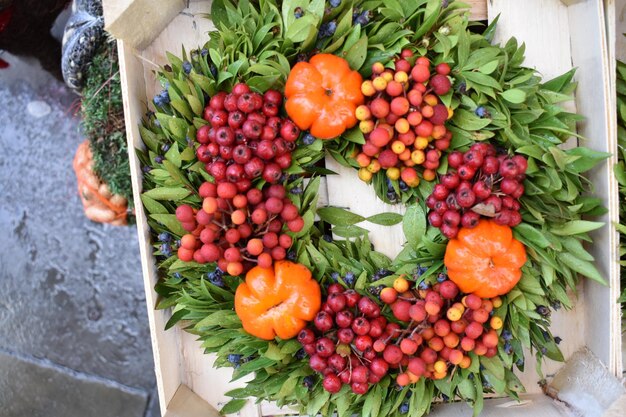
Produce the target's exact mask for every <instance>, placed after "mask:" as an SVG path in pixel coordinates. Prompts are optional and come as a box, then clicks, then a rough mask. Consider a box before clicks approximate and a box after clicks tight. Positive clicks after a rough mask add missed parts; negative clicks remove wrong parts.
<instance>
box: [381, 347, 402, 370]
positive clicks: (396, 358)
mask: <svg viewBox="0 0 626 417" xmlns="http://www.w3.org/2000/svg"><path fill="white" fill-rule="evenodd" d="M403 356H404V354H403V353H402V350H401V349H400V347H398V346H396V345H387V347H385V350H384V351H383V358H384V359H385V360H386V361H387V362H388V363H389V364H391V365H397V364H399V363H400V362H402V357H403Z"/></svg>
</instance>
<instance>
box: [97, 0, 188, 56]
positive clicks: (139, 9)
mask: <svg viewBox="0 0 626 417" xmlns="http://www.w3.org/2000/svg"><path fill="white" fill-rule="evenodd" d="M186 3H187V1H186V0H103V3H102V6H103V11H104V23H105V29H106V30H107V31H108V32H109V33H111V34H112V35H113V36H114V37H116V38H117V39H123V40H124V41H125V42H126V43H127V45H131V46H133V47H135V48H137V49H143V48H145V47H146V46H147V45H149V44H150V43H151V42H152V41H153V40H154V38H156V37H157V36H158V35H159V33H161V31H162V30H163V29H164V28H165V27H166V26H167V25H168V24H169V23H170V21H171V20H172V19H173V18H174V17H175V16H176V15H177V14H178V13H180V11H181V10H182V9H183V8H184V7H185V4H186Z"/></svg>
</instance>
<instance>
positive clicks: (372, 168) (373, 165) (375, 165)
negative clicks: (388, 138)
mask: <svg viewBox="0 0 626 417" xmlns="http://www.w3.org/2000/svg"><path fill="white" fill-rule="evenodd" d="M380 168H381V167H380V162H378V159H373V160H372V162H370V164H369V165H368V166H367V168H366V169H367V170H368V171H369V172H371V173H372V174H376V173H377V172H378V171H380Z"/></svg>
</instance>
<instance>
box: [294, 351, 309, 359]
mask: <svg viewBox="0 0 626 417" xmlns="http://www.w3.org/2000/svg"><path fill="white" fill-rule="evenodd" d="M294 356H295V358H296V359H304V358H306V352H305V351H304V349H299V350H298V351H297V352H296V354H295V355H294Z"/></svg>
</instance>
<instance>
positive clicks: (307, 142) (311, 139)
mask: <svg viewBox="0 0 626 417" xmlns="http://www.w3.org/2000/svg"><path fill="white" fill-rule="evenodd" d="M313 142H315V136H313V135H312V134H310V133H307V134H305V135H304V137H303V138H302V143H304V144H305V145H311V144H313Z"/></svg>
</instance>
